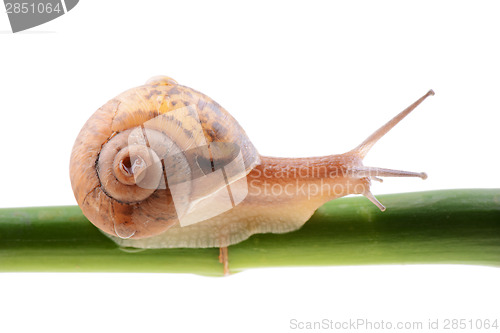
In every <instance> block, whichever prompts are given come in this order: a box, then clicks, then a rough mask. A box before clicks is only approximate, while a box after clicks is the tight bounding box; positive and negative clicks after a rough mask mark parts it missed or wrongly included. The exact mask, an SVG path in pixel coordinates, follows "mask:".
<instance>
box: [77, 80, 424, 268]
mask: <svg viewBox="0 0 500 333" xmlns="http://www.w3.org/2000/svg"><path fill="white" fill-rule="evenodd" d="M433 94H434V92H433V91H432V90H430V91H429V92H427V93H426V94H425V95H424V96H422V97H421V98H419V99H418V100H417V101H416V102H414V103H413V104H412V105H410V106H409V107H408V108H406V109H405V110H404V111H402V112H401V113H399V114H398V115H396V116H395V117H394V118H393V119H391V120H390V121H389V122H387V123H386V124H385V125H383V126H382V127H381V128H379V129H378V130H377V131H375V132H374V133H373V134H372V135H371V136H369V137H368V138H367V139H366V140H365V141H363V142H362V143H361V144H360V145H359V146H357V147H356V148H354V149H353V150H351V151H348V152H346V153H344V154H338V155H329V156H322V157H310V158H280V157H266V156H261V155H260V154H259V153H258V152H257V149H256V148H255V147H254V145H253V144H252V143H251V141H250V139H249V138H248V136H247V135H246V133H245V131H244V130H243V128H242V127H241V126H240V125H239V124H238V122H237V121H236V120H235V119H234V118H233V117H232V116H231V115H230V114H229V113H228V112H227V111H226V110H225V109H224V108H223V107H221V106H220V105H219V104H217V103H216V102H215V101H213V100H212V99H211V98H210V97H208V96H206V95H204V94H202V93H200V92H198V91H196V90H194V89H191V88H188V87H185V86H182V85H179V84H178V83H177V82H176V81H174V80H173V79H171V78H168V77H165V76H159V77H154V78H152V79H150V80H149V81H147V82H146V84H144V85H142V86H139V87H136V88H132V89H129V90H127V91H125V92H123V93H121V94H120V95H118V96H117V97H115V98H113V99H111V100H110V101H109V102H107V103H106V104H105V105H104V106H102V107H101V108H100V109H98V110H97V111H96V112H95V113H94V114H93V115H92V116H91V117H90V119H89V120H88V121H87V122H86V124H85V125H84V126H83V128H82V130H81V131H80V133H79V135H78V137H77V139H76V141H75V145H74V147H73V151H72V154H71V161H70V178H71V183H72V187H73V191H74V194H75V197H76V200H77V202H78V204H79V206H80V207H81V209H82V211H83V213H84V214H85V216H86V217H87V218H88V219H89V220H90V221H91V222H92V223H93V224H94V225H95V226H97V227H98V228H99V229H100V230H102V231H103V232H104V233H105V234H106V235H108V236H109V237H110V238H111V239H113V240H114V241H115V242H116V243H117V244H119V245H121V246H130V247H137V248H171V247H219V248H221V260H222V262H224V263H225V266H224V267H225V272H228V266H227V265H228V261H227V246H229V245H231V244H235V243H238V242H240V241H243V240H245V239H247V238H248V237H250V236H251V235H253V234H256V233H266V232H272V233H284V232H289V231H293V230H296V229H298V228H300V227H301V226H302V225H303V224H304V223H305V222H306V221H307V220H308V219H309V218H310V217H311V215H312V214H313V213H314V211H315V210H316V209H317V208H318V207H320V206H321V205H322V204H324V203H325V202H327V201H330V200H333V199H336V198H340V197H343V196H346V195H349V194H362V195H364V196H365V197H367V198H368V199H369V200H370V201H371V202H373V203H374V204H375V205H376V206H377V207H378V208H380V210H382V211H383V210H385V207H384V206H383V205H382V204H381V203H380V202H379V201H378V200H377V199H376V198H375V197H374V196H373V194H372V193H371V192H370V185H371V181H372V180H378V181H380V180H381V179H380V177H419V178H422V179H425V178H426V177H427V176H426V174H425V173H422V172H409V171H401V170H392V169H385V168H374V167H368V166H365V165H363V162H362V161H363V158H364V157H365V156H366V154H367V153H368V152H369V150H370V149H371V148H372V147H373V145H374V144H375V143H376V142H377V141H378V140H379V139H380V138H381V137H382V136H384V135H385V134H386V133H387V132H389V131H390V129H391V128H393V127H394V126H395V125H396V124H397V123H399V122H400V121H401V120H402V119H403V118H404V117H406V116H407V115H408V114H409V113H410V112H411V111H412V110H413V109H415V108H416V107H417V106H418V105H419V104H420V103H421V102H422V101H423V100H424V99H426V98H427V97H428V96H431V95H433Z"/></svg>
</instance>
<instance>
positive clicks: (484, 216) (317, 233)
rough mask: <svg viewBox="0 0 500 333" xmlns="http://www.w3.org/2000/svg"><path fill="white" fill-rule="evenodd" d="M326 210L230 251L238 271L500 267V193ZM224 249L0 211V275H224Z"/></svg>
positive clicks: (73, 214) (58, 213)
mask: <svg viewBox="0 0 500 333" xmlns="http://www.w3.org/2000/svg"><path fill="white" fill-rule="evenodd" d="M379 199H380V200H381V201H382V202H383V203H384V204H385V205H386V206H387V211H386V212H383V213H382V212H380V211H379V210H378V209H377V208H376V207H375V206H374V205H373V204H371V203H370V202H369V201H368V200H366V199H365V198H363V197H353V198H342V199H337V200H334V201H332V202H329V203H327V204H326V205H324V206H323V207H321V208H319V209H318V211H317V212H316V213H315V214H314V216H313V217H312V218H311V219H310V221H308V222H307V223H306V224H305V226H304V227H303V228H301V229H300V230H298V231H295V232H292V233H287V234H260V235H254V236H252V237H251V238H250V239H248V240H247V241H244V242H242V243H239V244H236V245H233V246H230V247H229V265H230V269H231V272H237V271H241V270H245V269H248V268H254V267H277V266H330V265H373V264H470V265H487V266H500V189H464V190H442V191H431V192H418V193H401V194H391V195H381V196H379ZM218 254H219V250H218V249H215V248H208V249H185V248H183V249H158V250H137V249H126V248H125V249H124V248H120V247H118V246H117V245H115V243H113V242H112V241H111V240H110V239H108V238H107V237H106V236H104V235H103V234H102V233H101V232H100V231H98V230H97V229H96V228H95V227H94V226H93V225H92V224H90V222H88V220H87V219H86V218H85V217H84V216H83V215H82V213H81V211H80V209H79V208H78V207H76V206H66V207H33V208H9V209H0V271H4V272H33V271H38V272H48V271H51V272H182V273H196V274H202V275H222V265H221V264H220V263H219V262H218Z"/></svg>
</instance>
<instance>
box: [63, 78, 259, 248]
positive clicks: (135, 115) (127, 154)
mask: <svg viewBox="0 0 500 333" xmlns="http://www.w3.org/2000/svg"><path fill="white" fill-rule="evenodd" d="M159 116H161V117H159ZM200 125H201V129H202V132H200V131H198V130H197V129H199V128H200V127H199V126H200ZM134 140H135V141H137V142H135V141H134ZM139 141H140V142H142V143H143V145H132V146H134V147H139V148H140V149H135V151H134V153H133V154H134V156H136V157H132V152H131V149H132V148H131V144H133V143H138V142H139ZM219 142H220V143H231V144H232V145H234V146H235V147H238V149H239V151H240V152H241V157H242V160H243V163H244V168H245V173H243V174H241V175H239V176H238V177H245V176H246V174H247V173H248V172H250V171H251V170H252V169H253V168H254V167H255V166H256V165H258V164H259V163H260V157H259V154H258V153H257V150H256V149H255V147H254V146H253V144H252V143H251V142H250V140H249V139H248V137H247V135H246V134H245V131H244V130H243V128H242V127H241V126H240V125H239V124H238V123H237V121H236V120H235V119H234V118H233V117H232V116H231V115H230V114H229V113H228V112H227V111H226V110H224V109H223V108H222V107H221V106H220V105H219V104H217V103H216V102H215V101H213V100H212V99H211V98H209V97H208V96H205V95H204V94H202V93H200V92H197V91H195V90H193V89H191V88H188V87H185V86H181V85H179V84H177V82H175V81H174V80H172V79H170V78H168V77H155V78H152V79H150V80H149V81H148V82H147V83H146V84H145V85H142V86H139V87H136V88H133V89H130V90H127V91H125V92H123V93H122V94H120V95H118V96H117V97H115V98H113V99H112V100H110V101H109V102H107V103H106V104H105V105H104V106H102V107H101V108H100V109H98V110H97V111H96V112H95V113H94V114H93V115H92V117H91V118H90V119H89V120H88V121H87V122H86V124H85V125H84V127H83V128H82V130H81V131H80V133H79V135H78V137H77V139H76V141H75V144H74V147H73V151H72V154H71V161H70V178H71V184H72V187H73V192H74V194H75V197H76V200H77V202H78V204H79V206H80V207H81V209H82V211H83V213H84V214H85V216H86V217H87V218H88V219H89V220H90V221H91V222H92V223H93V224H94V225H96V226H97V227H98V228H99V229H101V230H103V231H104V232H106V233H107V234H109V235H111V236H118V237H120V238H131V239H141V238H147V237H151V236H153V235H158V234H160V233H163V232H164V231H166V230H167V229H169V228H170V227H172V226H175V225H178V224H179V221H178V218H177V213H176V210H175V208H174V205H173V201H172V195H171V193H170V191H169V188H168V185H167V184H165V180H164V179H165V178H164V177H162V174H164V173H165V165H164V164H161V163H167V162H165V161H162V159H163V157H162V156H163V154H164V153H165V150H168V149H170V151H173V150H175V149H176V151H178V152H179V154H183V153H184V154H185V152H186V151H189V149H190V148H192V147H199V146H202V145H203V144H209V145H210V144H212V143H219ZM206 158H207V161H209V163H211V164H212V167H213V165H214V157H213V156H206ZM180 160H181V159H180ZM137 161H140V162H137ZM215 162H216V161H215ZM168 163H174V164H175V163H178V164H177V169H176V170H177V171H178V175H179V177H181V178H182V175H183V174H185V173H188V172H191V170H189V163H187V164H186V163H184V164H183V163H182V161H180V162H179V161H177V160H174V159H173V160H170V161H169V162H168ZM155 165H156V167H155ZM209 165H210V164H209ZM132 168H135V169H134V170H135V173H134V174H133V172H131V171H130V170H131V169H132ZM138 175H140V177H138ZM173 178H175V177H173ZM170 180H171V179H169V184H170ZM236 180H237V179H232V180H231V181H236ZM172 181H175V179H172ZM181 181H182V179H181ZM139 182H142V183H141V184H139ZM209 190H210V189H208V187H207V189H206V191H209ZM208 194H209V193H203V195H208ZM186 195H187V194H186Z"/></svg>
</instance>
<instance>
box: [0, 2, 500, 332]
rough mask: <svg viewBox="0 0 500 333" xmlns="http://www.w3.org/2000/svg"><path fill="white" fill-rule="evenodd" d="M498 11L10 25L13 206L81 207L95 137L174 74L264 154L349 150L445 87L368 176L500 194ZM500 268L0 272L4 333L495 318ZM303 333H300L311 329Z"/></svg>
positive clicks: (370, 11)
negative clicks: (82, 178) (128, 103)
mask: <svg viewBox="0 0 500 333" xmlns="http://www.w3.org/2000/svg"><path fill="white" fill-rule="evenodd" d="M499 13H500V6H499V5H498V2H494V1H470V2H462V1H440V2H435V1H414V2H404V4H403V3H402V2H399V1H377V2H370V1H348V2H347V1H336V2H332V1H316V2H309V1H308V2H306V1H304V2H297V1H283V2H276V1H275V2H271V1H252V2H248V3H246V4H243V3H239V4H238V3H235V2H233V1H228V2H220V1H200V2H195V1H144V0H142V1H137V0H136V1H117V0H116V1H98V0H82V1H81V2H80V3H79V4H78V5H77V6H76V7H75V8H74V9H73V10H72V11H70V12H69V13H68V14H66V15H64V16H63V17H61V18H58V19H56V20H54V21H52V22H49V23H47V24H44V25H42V26H39V27H36V28H33V29H31V30H29V31H26V32H24V33H18V34H11V33H10V32H9V30H10V26H9V24H8V19H7V15H6V14H4V13H3V9H2V13H0V31H1V33H0V51H1V52H0V112H1V118H0V119H1V121H0V124H1V130H0V147H1V157H0V174H1V175H2V179H1V191H0V207H16V206H46V205H66V204H69V205H73V204H76V202H75V200H74V197H73V193H72V191H71V187H70V182H69V176H68V163H69V155H70V151H71V148H72V145H73V141H74V139H75V137H76V135H77V134H78V131H79V130H80V128H81V127H82V125H83V123H84V122H85V121H86V120H87V119H88V118H89V117H90V116H91V114H92V113H93V112H94V111H95V110H96V109H97V108H99V107H100V106H101V105H102V104H104V103H105V102H106V101H108V100H109V99H111V98H112V97H114V96H115V95H117V94H118V93H120V92H122V91H124V90H126V89H128V88H131V87H133V86H137V85H140V84H142V83H143V82H144V81H145V80H146V79H148V78H149V77H150V76H153V75H158V74H164V75H169V76H171V77H173V78H174V79H176V80H177V81H178V82H179V83H181V84H184V85H187V86H190V87H193V88H194V89H196V90H199V91H201V92H204V93H206V94H207V95H209V96H211V97H212V98H214V99H215V100H216V101H218V102H219V103H220V104H221V105H223V106H224V107H225V108H226V109H227V110H229V111H230V112H231V113H232V114H233V115H234V116H235V118H236V119H237V120H238V121H239V122H240V124H241V125H242V126H243V127H244V128H245V130H246V131H247V134H248V135H249V137H250V138H251V139H252V141H253V143H254V144H255V146H256V147H257V148H258V149H259V151H260V153H261V154H263V155H277V156H311V155H322V154H331V153H341V152H344V151H347V150H349V149H351V148H352V147H354V146H355V145H357V144H358V143H360V142H361V141H362V140H363V139H364V138H365V137H367V136H368V135H369V134H371V132H372V131H373V130H375V129H376V128H377V127H379V126H380V125H382V124H383V123H384V122H385V121H387V120H388V119H390V118H391V117H392V116H393V115H395V114H396V113H397V112H399V111H401V110H402V109H403V108H404V107H406V106H407V105H409V104H410V103H412V102H413V101H414V100H415V99H417V98H418V97H420V96H421V95H422V94H424V93H425V92H426V91H427V90H428V89H430V88H432V89H434V90H435V92H436V96H434V97H431V98H429V99H428V100H427V101H425V102H424V104H423V105H422V106H420V107H419V108H418V109H417V110H416V111H415V112H414V113H413V114H411V115H410V116H409V117H408V118H407V119H405V120H404V121H403V122H402V123H401V124H400V125H398V127H397V128H395V129H394V130H393V131H391V132H390V134H388V135H387V136H386V137H385V138H384V139H383V140H381V141H380V142H379V143H378V144H377V146H376V147H375V148H374V149H373V150H372V151H371V153H370V154H369V155H368V157H367V158H366V160H365V164H367V165H371V166H379V167H389V168H400V169H405V170H414V171H426V172H427V173H428V174H429V178H428V179H427V180H426V181H421V180H419V179H386V181H385V182H384V183H383V184H378V183H375V185H374V186H373V187H372V191H373V193H374V194H381V193H396V192H409V191H423V190H432V189H442V188H462V187H465V188H472V187H474V188H477V187H499V186H500V183H499V179H498V170H499V167H500V158H499V156H498V142H499V139H500V134H499V133H498V127H499V112H500V99H499V98H498V96H499V91H500V46H499V45H500V43H499V41H500V36H499V34H500V20H499V15H500V14H499ZM498 281H500V270H499V269H495V268H487V267H468V266H437V265H434V266H431V265H429V266H375V267H323V268H286V269H284V268H280V269H259V270H257V269H256V270H251V271H246V272H244V273H241V274H237V275H234V276H231V277H229V278H206V277H199V276H193V275H174V274H39V273H38V274H35V273H32V274H18V273H8V274H1V275H0V331H2V332H16V331H19V332H38V331H43V332H44V331H51V332H56V331H57V332H67V331H73V332H75V331H76V332H96V331H104V330H108V331H110V330H113V331H115V332H150V331H155V332H184V331H194V330H197V331H200V332H215V331H216V332H256V331H263V332H289V331H294V330H291V329H290V324H289V323H290V320H291V319H292V318H296V319H298V320H301V321H308V320H309V321H313V320H321V319H323V318H329V319H333V320H336V321H337V320H338V321H342V320H349V319H355V318H367V319H371V320H374V321H375V320H378V321H380V320H385V321H394V322H395V321H405V320H422V321H424V322H427V320H428V318H432V319H435V318H440V319H441V320H444V319H445V318H465V319H470V318H493V317H494V316H497V318H498V317H499V313H500V311H499V310H500V305H499V299H500V287H499V284H498ZM295 331H297V330H295Z"/></svg>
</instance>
